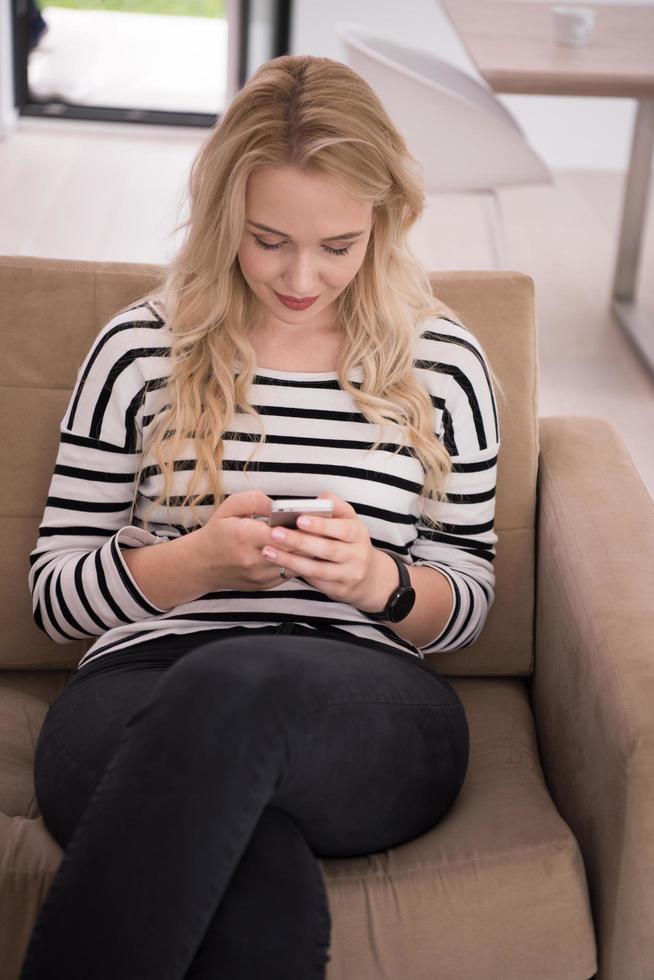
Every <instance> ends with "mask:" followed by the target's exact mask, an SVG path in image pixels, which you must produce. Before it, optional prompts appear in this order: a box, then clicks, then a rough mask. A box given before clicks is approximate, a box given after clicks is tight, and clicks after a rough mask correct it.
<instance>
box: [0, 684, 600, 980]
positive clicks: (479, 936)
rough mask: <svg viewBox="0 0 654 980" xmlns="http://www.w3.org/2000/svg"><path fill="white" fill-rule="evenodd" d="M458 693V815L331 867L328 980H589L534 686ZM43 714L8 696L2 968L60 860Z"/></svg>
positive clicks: (569, 844)
mask: <svg viewBox="0 0 654 980" xmlns="http://www.w3.org/2000/svg"><path fill="white" fill-rule="evenodd" d="M451 683H452V685H453V686H454V688H455V689H456V691H457V693H458V694H459V697H460V698H461V700H462V702H463V704H464V707H465V709H466V714H467V717H468V724H469V728H470V762H469V767H468V772H467V774H466V779H465V782H464V785H463V787H462V789H461V792H460V794H459V796H458V798H457V800H456V802H455V804H454V806H453V807H452V809H451V810H450V811H449V812H448V814H447V815H446V816H445V818H444V819H443V820H442V821H441V822H440V823H439V824H437V825H436V826H435V827H434V828H433V829H432V830H431V831H430V832H429V833H427V834H425V835H423V836H421V837H419V838H417V839H416V840H414V841H410V842H409V843H408V844H404V845H402V846H400V847H397V848H394V849H392V850H389V851H382V852H379V853H376V854H372V855H369V856H366V857H358V858H329V859H321V862H320V863H321V868H322V870H323V875H324V879H325V883H326V886H327V893H328V898H329V905H330V910H331V914H332V944H331V951H330V954H331V957H332V958H331V960H330V963H329V966H328V973H327V977H328V980H399V978H400V977H410V978H411V980H435V978H437V977H447V978H448V980H478V978H479V977H480V976H482V975H483V977H484V980H525V978H526V977H529V978H536V977H542V978H551V977H556V978H557V980H584V978H588V977H591V976H593V974H594V973H595V970H596V960H595V940H594V933H593V925H592V920H591V913H590V907H589V900H588V891H587V885H586V878H585V874H584V868H583V864H582V859H581V855H580V852H579V848H578V846H577V843H576V841H575V839H574V837H573V836H572V833H571V831H570V829H569V828H568V826H567V824H566V823H564V821H563V820H562V818H561V817H560V815H559V814H558V812H557V810H556V808H555V806H554V804H553V802H552V800H551V798H550V795H549V793H548V790H547V787H546V785H545V781H544V778H543V773H542V770H541V767H540V762H539V759H538V750H537V744H536V735H535V731H534V725H533V718H532V714H531V709H530V706H529V698H528V694H527V690H526V686H525V684H524V682H523V681H521V680H519V679H517V678H510V679H504V678H490V679H485V678H453V679H452V681H451ZM46 710H47V705H46V703H45V702H44V701H40V700H39V699H38V698H35V697H32V696H30V695H28V694H23V693H20V692H18V691H14V690H7V689H0V716H1V717H2V718H3V719H4V721H3V740H2V745H3V752H2V757H1V759H0V766H1V768H0V786H1V787H2V791H3V793H4V795H3V798H2V799H3V803H4V806H5V810H4V813H5V814H6V816H4V817H3V816H0V874H1V878H0V896H2V901H3V903H5V896H11V902H10V903H9V902H7V903H6V908H4V909H0V911H1V912H3V914H4V920H5V923H6V925H7V926H8V928H7V929H6V930H0V960H1V961H3V962H9V963H19V962H20V956H21V955H22V950H23V947H24V944H26V943H27V941H28V939H29V929H27V930H26V927H25V922H26V921H27V922H28V923H29V922H33V921H34V920H35V917H36V914H37V912H38V908H39V907H40V904H41V902H42V901H43V899H44V897H45V894H47V889H48V887H49V885H50V883H51V881H52V879H53V877H54V874H55V873H56V869H57V867H58V866H59V863H60V861H61V857H62V851H61V848H60V847H59V845H58V844H56V843H55V841H54V840H53V838H52V837H51V836H50V835H49V834H48V831H47V829H46V828H45V825H44V823H43V820H42V818H41V816H40V815H39V811H38V806H37V804H36V801H35V800H34V799H33V797H32V795H31V792H32V791H31V789H30V787H31V781H32V766H33V754H34V745H35V737H36V736H37V735H38V730H39V727H40V724H41V723H42V719H43V717H44V716H45V712H46ZM11 818H13V819H11ZM17 944H18V945H20V944H23V946H21V947H20V949H17ZM480 964H483V969H481V967H480ZM16 969H17V968H16ZM480 971H481V972H480ZM14 975H15V976H17V973H14V974H12V973H7V978H8V980H9V978H10V977H12V976H14Z"/></svg>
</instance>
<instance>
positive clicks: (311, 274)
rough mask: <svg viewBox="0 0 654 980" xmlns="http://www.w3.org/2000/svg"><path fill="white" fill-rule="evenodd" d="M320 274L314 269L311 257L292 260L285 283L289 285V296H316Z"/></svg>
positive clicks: (297, 257)
mask: <svg viewBox="0 0 654 980" xmlns="http://www.w3.org/2000/svg"><path fill="white" fill-rule="evenodd" d="M317 281H318V274H317V271H316V270H315V268H314V265H313V261H312V258H311V256H307V257H306V258H303V257H301V256H296V257H295V258H293V259H291V260H290V261H289V264H288V268H287V269H286V276H285V282H286V283H287V284H288V289H289V295H293V296H315V295H316V294H315V293H314V292H312V290H313V289H315V288H316V283H317Z"/></svg>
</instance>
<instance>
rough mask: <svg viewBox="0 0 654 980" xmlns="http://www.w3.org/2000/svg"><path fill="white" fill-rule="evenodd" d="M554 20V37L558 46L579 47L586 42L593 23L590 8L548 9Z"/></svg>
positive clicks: (593, 13) (592, 14)
mask: <svg viewBox="0 0 654 980" xmlns="http://www.w3.org/2000/svg"><path fill="white" fill-rule="evenodd" d="M550 10H551V11H552V16H553V18H554V36H555V38H556V41H557V43H558V44H571V45H574V46H575V47H580V46H581V45H582V44H585V43H586V41H587V40H588V35H589V34H590V32H591V28H592V27H593V24H594V23H595V11H594V10H593V9H592V8H591V7H565V6H561V7H550Z"/></svg>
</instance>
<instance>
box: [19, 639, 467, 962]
mask: <svg viewBox="0 0 654 980" xmlns="http://www.w3.org/2000/svg"><path fill="white" fill-rule="evenodd" d="M217 634H218V635H217ZM118 654H124V656H122V658H121V657H118ZM114 656H115V657H116V658H117V659H116V660H115V661H114V662H113V663H112V664H111V665H109V663H108V662H106V663H105V665H104V666H103V665H102V664H100V663H98V664H96V665H95V666H94V665H93V664H90V665H88V666H87V667H85V668H82V669H81V670H80V671H79V673H78V674H76V675H75V676H74V677H73V678H72V680H71V682H70V683H69V684H68V686H67V687H66V688H65V689H64V691H62V693H61V694H59V696H58V697H57V698H56V699H55V700H54V702H53V703H52V705H51V707H50V710H49V711H48V714H47V716H46V719H45V722H44V725H43V728H42V730H41V733H40V735H39V739H38V742H37V747H36V757H35V770H34V782H35V790H36V796H37V800H38V802H39V806H40V808H41V813H42V816H43V820H44V822H45V824H46V826H47V827H48V830H49V831H50V832H51V833H52V835H53V837H54V838H55V839H56V840H57V841H58V842H59V844H60V845H61V846H62V847H63V848H64V854H63V859H62V862H61V864H60V866H59V868H58V870H57V874H56V876H55V879H54V881H53V883H52V886H51V888H50V891H49V892H48V894H47V896H46V899H45V902H44V903H43V906H42V908H41V910H40V912H39V916H38V918H37V922H36V925H35V927H34V930H33V932H32V936H31V939H30V944H29V947H28V951H27V955H26V958H25V961H24V964H23V969H22V973H21V980H118V978H120V980H182V978H202V980H216V978H218V977H219V978H220V980H264V978H265V980H310V978H313V977H321V978H322V977H324V976H325V970H326V964H327V962H328V960H329V953H328V950H329V942H330V934H331V917H330V913H329V907H328V903H327V894H326V890H325V884H324V881H323V878H322V874H321V868H320V864H319V861H318V858H319V857H344V858H347V857H353V856H358V855H365V854H372V853H375V852H378V851H383V850H385V849H387V848H393V847H396V846H398V845H400V844H403V843H405V842H407V841H410V840H413V839H414V838H415V837H418V836H420V835H421V834H424V833H426V832H427V831H428V830H429V829H430V828H431V827H433V826H434V825H435V824H436V823H438V821H439V820H441V818H442V817H443V816H444V815H445V814H446V813H447V811H448V810H449V809H450V807H451V806H452V804H453V803H454V801H455V799H456V797H457V795H458V793H459V790H460V789H461V785H462V783H463V780H464V777H465V774H466V770H467V766H468V748H469V740H468V723H467V719H466V715H465V712H464V709H463V705H462V704H461V702H460V700H459V698H458V696H457V694H456V692H455V690H454V688H453V687H452V686H451V685H450V684H449V683H448V682H447V680H445V678H444V677H443V676H442V675H441V674H440V673H439V672H438V671H437V670H436V669H435V668H433V667H431V666H429V665H428V664H426V663H425V662H424V661H421V660H419V659H418V658H417V657H414V656H412V655H411V654H408V653H407V654H405V653H403V652H402V651H393V650H388V651H386V650H383V649H380V648H374V647H370V646H363V645H359V644H358V643H356V642H349V641H342V640H340V639H336V638H334V637H333V636H329V635H325V634H316V632H315V631H312V630H309V629H308V628H306V627H302V626H296V625H294V624H291V625H285V626H280V627H265V628H258V629H257V628H252V629H244V630H243V634H242V635H236V636H234V635H233V636H230V637H225V636H224V635H223V636H222V637H220V635H219V631H211V632H210V633H197V634H195V635H193V636H191V637H189V636H186V637H164V638H163V639H159V640H154V641H148V642H144V643H141V644H139V645H138V646H135V647H131V648H130V649H128V650H126V651H117V653H116V654H115V655H114Z"/></svg>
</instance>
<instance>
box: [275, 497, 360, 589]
mask: <svg viewBox="0 0 654 980" xmlns="http://www.w3.org/2000/svg"><path fill="white" fill-rule="evenodd" d="M319 499H326V500H331V501H332V502H333V504H334V514H333V516H332V517H316V516H314V515H313V514H311V515H310V516H309V515H307V516H306V517H300V518H298V524H299V523H300V522H301V521H303V520H308V521H309V526H308V527H306V528H302V527H299V528H298V529H297V530H295V529H293V528H287V527H284V528H269V530H268V533H269V535H270V542H269V544H268V545H267V546H266V547H265V548H264V549H263V551H262V554H263V557H264V558H266V559H268V560H269V561H270V562H272V563H273V564H275V565H278V566H282V567H283V568H285V569H286V571H287V572H288V573H289V576H290V575H293V576H295V577H297V578H302V579H304V581H305V582H308V584H309V585H312V586H313V587H314V588H315V589H318V590H319V591H320V592H323V593H324V594H325V595H327V596H329V597H330V599H335V600H337V601H338V602H348V603H350V604H351V605H353V606H359V607H360V605H365V604H366V598H367V596H366V593H367V592H369V587H370V584H371V583H370V579H371V573H372V570H373V567H374V563H375V556H376V555H377V551H376V549H375V548H373V546H372V544H371V542H370V535H369V534H368V529H367V528H366V526H365V524H364V523H363V521H361V520H360V518H359V517H358V516H357V513H356V511H355V510H354V508H353V507H352V506H351V505H350V504H348V503H347V501H345V500H342V499H341V498H340V497H337V496H336V495H335V494H333V493H322V494H320V498H319ZM280 531H281V532H282V534H283V535H284V537H283V539H281V540H280V539H279V537H278V532H280ZM271 549H274V551H275V552H276V554H275V555H271V554H270V551H271ZM366 586H368V588H366Z"/></svg>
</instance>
